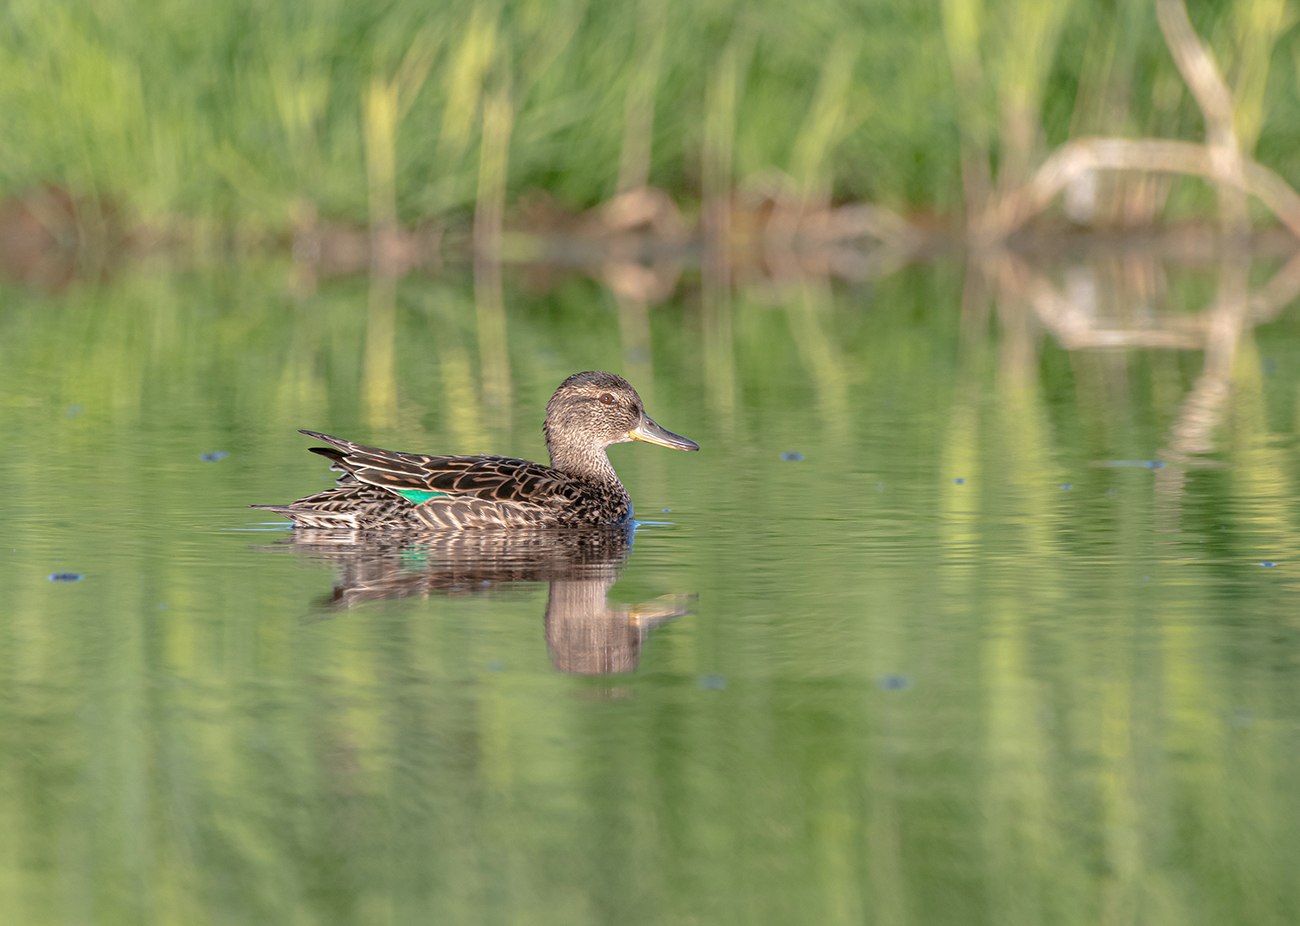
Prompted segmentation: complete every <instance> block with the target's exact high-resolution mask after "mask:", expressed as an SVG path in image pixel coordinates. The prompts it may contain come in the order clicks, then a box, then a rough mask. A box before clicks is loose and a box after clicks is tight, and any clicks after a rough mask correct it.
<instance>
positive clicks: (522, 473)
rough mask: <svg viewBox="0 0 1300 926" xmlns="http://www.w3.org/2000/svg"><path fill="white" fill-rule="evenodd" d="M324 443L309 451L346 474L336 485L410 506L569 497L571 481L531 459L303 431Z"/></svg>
mask: <svg viewBox="0 0 1300 926" xmlns="http://www.w3.org/2000/svg"><path fill="white" fill-rule="evenodd" d="M302 433H303V434H306V435H307V436H309V437H314V438H316V439H317V440H321V441H324V442H325V443H327V444H329V446H328V447H312V448H311V450H312V452H313V453H318V454H320V455H321V456H323V457H326V458H327V459H329V461H330V462H331V463H332V464H333V468H334V469H337V470H339V471H340V472H342V473H343V474H344V475H343V477H342V478H340V480H339V483H340V485H345V484H347V482H348V481H349V480H350V479H352V480H356V481H357V482H360V483H363V484H365V485H370V486H376V487H378V488H381V489H385V490H387V491H389V492H391V493H393V494H394V495H397V496H400V497H402V498H404V499H406V500H407V501H408V502H411V503H412V504H416V505H418V504H421V503H423V502H426V501H429V500H431V499H434V498H439V497H442V496H452V497H461V498H477V499H481V500H483V501H495V502H519V503H532V504H538V503H541V504H546V503H547V502H548V501H551V500H553V499H559V498H568V497H570V496H571V493H572V486H571V482H572V480H571V479H570V477H568V476H566V475H565V474H564V473H562V472H560V471H559V470H555V469H552V468H551V467H549V466H543V465H542V464H540V463H533V462H531V461H529V460H518V459H514V458H512V457H500V456H492V455H479V456H455V457H450V456H448V457H444V456H431V455H429V454H424V453H401V452H399V451H396V450H384V449H381V448H379V447H367V446H365V445H363V444H358V443H355V442H353V441H350V440H344V439H343V438H340V437H334V436H332V435H329V434H322V433H320V432H319V431H307V430H304V431H303V432H302Z"/></svg>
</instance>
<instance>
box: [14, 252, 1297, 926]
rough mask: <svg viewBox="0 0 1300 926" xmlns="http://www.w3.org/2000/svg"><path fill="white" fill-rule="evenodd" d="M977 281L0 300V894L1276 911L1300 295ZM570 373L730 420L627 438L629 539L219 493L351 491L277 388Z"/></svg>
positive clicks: (512, 430)
mask: <svg viewBox="0 0 1300 926" xmlns="http://www.w3.org/2000/svg"><path fill="white" fill-rule="evenodd" d="M1271 270H1272V268H1270V267H1262V268H1261V267H1256V268H1252V269H1251V271H1250V273H1251V279H1252V281H1258V282H1260V283H1261V284H1262V282H1263V281H1264V280H1265V279H1266V278H1267V277H1268V275H1269V273H1270V272H1271ZM971 277H972V278H971V279H970V280H968V279H966V277H965V276H964V274H963V271H962V269H961V268H959V267H953V266H938V267H929V268H918V269H912V270H907V271H904V272H901V273H898V274H896V275H894V276H892V277H890V278H888V279H886V280H884V281H882V282H880V283H877V284H875V285H873V286H872V287H869V288H868V287H860V288H853V287H839V286H836V287H829V286H825V285H822V284H808V285H803V286H793V287H790V288H787V289H784V290H781V291H779V292H741V293H739V294H737V295H736V296H735V297H734V299H733V300H731V301H726V300H720V299H718V298H717V297H716V296H713V295H710V296H709V298H707V299H704V298H701V297H700V296H699V295H698V293H695V292H693V290H692V289H691V287H689V286H688V287H686V288H685V289H684V291H683V295H682V296H680V297H679V298H678V300H677V301H674V302H672V303H669V304H666V305H661V306H656V307H654V308H652V309H650V310H648V311H646V310H643V309H641V308H639V307H637V306H635V305H629V304H623V305H620V304H619V303H618V302H617V301H615V299H614V298H613V297H612V296H610V295H609V294H608V293H607V292H605V291H604V290H602V289H600V288H599V287H597V286H595V285H594V284H588V283H580V282H573V283H569V284H565V285H563V286H561V287H560V288H558V289H556V290H553V291H551V292H549V293H547V294H538V293H537V292H535V291H532V290H530V289H528V288H527V287H525V286H523V285H522V284H517V283H515V282H507V286H506V292H505V298H504V305H505V306H506V307H507V308H505V309H504V310H501V311H494V310H493V309H492V308H491V303H490V302H489V303H488V304H486V305H484V306H480V307H479V308H477V309H476V306H475V302H474V300H473V295H472V294H473V291H474V290H473V286H472V282H471V281H470V280H468V279H466V280H458V279H447V280H427V279H408V280H404V281H402V282H400V283H397V284H392V283H385V282H382V281H380V282H376V283H374V284H373V285H372V284H371V283H370V282H368V281H366V280H348V281H341V282H340V281H331V282H324V283H321V284H320V285H319V286H318V287H310V286H307V285H305V284H304V283H303V282H302V281H300V280H297V279H295V277H294V275H293V273H292V272H291V269H290V268H288V267H285V266H275V265H272V266H264V267H243V268H237V267H232V268H222V269H221V270H220V271H219V272H217V271H212V272H202V273H199V272H184V271H179V270H171V269H165V268H154V267H141V268H136V269H134V270H131V271H129V272H125V273H123V274H121V275H119V276H117V277H116V278H114V279H112V280H109V281H107V282H103V283H100V284H79V285H76V286H74V287H72V288H70V289H67V290H65V291H63V292H61V293H57V294H41V293H36V292H32V291H28V290H18V289H8V290H6V291H4V292H3V293H2V295H3V303H2V306H3V307H2V308H0V377H2V382H3V390H0V425H2V426H3V433H4V435H5V444H4V452H3V454H0V473H2V475H3V481H4V485H5V492H4V494H3V496H0V520H2V522H3V537H2V538H0V539H2V543H0V587H3V588H4V589H5V595H4V603H3V605H2V606H0V680H2V684H3V697H0V744H2V745H0V749H2V752H0V755H3V757H4V761H3V763H0V895H2V896H3V897H4V898H5V901H4V904H5V907H6V909H7V911H8V913H7V914H6V916H7V917H8V918H9V919H10V921H12V922H16V923H17V922H21V923H24V924H45V923H51V924H52V923H59V924H87V923H107V924H119V923H120V924H141V923H163V924H172V923H175V924H187V926H189V924H205V923H221V924H227V923H229V924H244V923H302V924H318V923H358V924H383V923H394V924H406V923H413V924H414V923H420V924H426V923H527V924H546V923H554V924H564V926H574V924H609V923H619V924H633V923H645V924H678V923H680V924H688V923H699V924H714V923H738V924H751V923H772V924H789V923H809V924H837V923H854V924H856V923H882V924H895V923H900V924H901V923H907V924H953V923H961V924H980V923H988V924H997V926H1016V924H1025V926H1038V924H1044V923H1052V924H1060V923H1078V924H1097V923H1122V924H1129V923H1132V924H1143V926H1149V924H1171V926H1173V924H1178V926H1185V924H1199V923H1204V924H1225V923H1243V924H1247V923H1248V924H1273V923H1276V924H1292V923H1295V922H1298V921H1300V885H1298V884H1297V879H1296V878H1295V864H1296V859H1297V858H1300V825H1297V821H1300V785H1298V784H1297V782H1300V658H1298V656H1297V654H1298V653H1300V618H1298V617H1297V614H1300V607H1298V605H1300V546H1298V543H1297V541H1298V540H1300V506H1298V503H1297V502H1296V498H1297V480H1298V479H1300V466H1298V462H1300V461H1298V459H1297V452H1296V450H1297V440H1296V434H1297V427H1298V424H1300V404H1298V403H1300V362H1297V360H1298V359H1300V356H1298V355H1300V316H1297V313H1296V312H1295V310H1294V307H1292V306H1284V307H1283V308H1282V309H1281V310H1280V311H1278V312H1275V313H1271V317H1264V318H1262V319H1261V318H1260V315H1261V313H1260V312H1258V311H1255V309H1249V310H1248V311H1245V312H1239V313H1237V314H1235V315H1234V314H1233V313H1232V312H1231V311H1229V312H1228V313H1227V315H1226V316H1221V320H1222V318H1223V317H1226V318H1227V319H1228V321H1227V322H1224V324H1223V325H1222V326H1221V327H1220V328H1218V329H1216V331H1217V334H1216V336H1215V338H1216V339H1215V341H1214V342H1213V345H1212V347H1211V350H1209V351H1204V350H1200V349H1184V350H1171V349H1168V348H1137V347H1134V348H1112V349H1109V350H1092V349H1086V348H1077V349H1073V350H1068V351H1067V350H1066V349H1065V348H1063V347H1062V343H1061V341H1060V339H1059V338H1058V337H1057V336H1056V335H1054V334H1052V333H1049V332H1047V331H1045V330H1044V327H1043V322H1042V321H1041V319H1040V316H1039V315H1038V314H1036V313H1035V312H1034V311H1033V310H1032V309H1031V307H1030V306H1029V305H1028V304H1027V303H1025V302H1024V301H1022V300H1020V299H1018V298H1016V297H1015V296H1014V294H1008V293H1006V292H991V291H986V290H985V289H984V288H983V286H982V285H981V284H980V283H979V281H978V279H977V278H976V276H975V275H974V274H972V275H971ZM1219 287H1220V280H1219V275H1218V274H1217V273H1214V272H1209V271H1199V272H1197V273H1195V274H1182V275H1179V274H1178V273H1177V272H1171V273H1170V275H1169V277H1168V279H1166V280H1165V281H1164V283H1163V284H1162V287H1161V288H1160V289H1158V291H1156V292H1154V293H1153V292H1151V291H1145V292H1142V293H1139V294H1138V295H1137V296H1133V295H1132V294H1131V293H1127V294H1126V292H1118V293H1117V292H1115V291H1112V290H1106V289H1103V292H1105V293H1106V295H1105V297H1104V298H1101V299H1099V300H1098V302H1097V303H1096V306H1095V313H1094V314H1097V315H1100V316H1101V320H1102V321H1106V322H1107V325H1109V327H1110V328H1111V329H1113V328H1115V327H1116V324H1111V323H1110V322H1109V321H1107V319H1108V318H1109V316H1110V315H1111V314H1117V313H1118V314H1119V315H1124V313H1123V312H1118V310H1117V308H1116V307H1118V306H1120V305H1121V304H1129V303H1133V304H1138V307H1137V308H1136V309H1134V310H1133V311H1132V312H1131V313H1128V315H1126V316H1125V317H1124V318H1123V319H1121V321H1122V322H1123V324H1124V325H1128V330H1150V329H1151V328H1152V327H1153V325H1154V324H1155V323H1154V322H1153V321H1152V319H1153V318H1156V317H1157V316H1160V315H1162V314H1166V313H1167V314H1170V315H1172V316H1174V317H1175V322H1177V321H1178V320H1179V319H1182V320H1192V321H1190V322H1189V323H1190V324H1193V326H1194V320H1195V319H1196V318H1197V317H1198V311H1199V310H1200V309H1202V308H1203V307H1205V306H1206V305H1208V304H1210V303H1211V302H1212V301H1213V300H1214V299H1215V298H1216V295H1218V294H1220V292H1221V290H1220V289H1219ZM1139 297H1140V298H1139ZM1126 300H1127V302H1126ZM1139 303H1140V304H1139ZM1248 308H1249V307H1248ZM1262 314H1263V315H1264V316H1270V313H1268V312H1264V313H1262ZM1202 317H1203V316H1202ZM1233 319H1235V322H1234V321H1233ZM1107 325H1101V326H1100V327H1102V328H1105V327H1107ZM1198 330H1199V329H1198ZM1234 339H1235V340H1234ZM1225 340H1226V343H1227V344H1228V345H1229V348H1228V349H1227V350H1226V352H1225V351H1224V349H1223V345H1224V343H1225ZM1216 358H1217V359H1216ZM1225 358H1226V359H1225ZM589 368H608V369H613V370H617V371H620V372H622V373H624V374H625V375H627V376H628V377H629V378H630V379H631V380H632V381H633V382H634V383H635V384H636V385H637V386H638V388H639V389H640V391H641V393H642V395H643V396H644V398H645V400H646V403H647V406H648V408H649V410H650V412H651V413H652V414H653V415H654V416H655V417H656V418H657V419H658V420H659V421H660V422H661V423H663V424H664V425H665V426H667V427H669V428H671V429H673V430H675V431H678V432H680V433H682V434H685V435H688V436H690V437H692V438H694V439H696V440H698V441H699V442H700V444H701V445H702V447H703V452H701V453H699V454H681V453H671V452H669V451H665V450H662V449H660V448H656V447H650V446H644V445H631V446H623V447H618V448H615V449H614V451H613V453H612V456H613V458H614V461H615V464H616V465H617V466H618V467H619V470H620V472H621V473H622V475H623V477H624V480H625V482H626V483H627V484H628V486H629V489H630V491H631V492H632V495H633V498H634V499H635V501H636V504H637V510H638V514H639V516H640V517H641V518H642V519H644V520H651V521H657V522H664V523H660V524H651V525H647V526H644V527H642V528H640V529H639V530H638V531H637V532H636V535H635V539H634V543H633V544H632V545H631V546H630V548H627V547H624V546H621V545H619V544H618V543H617V542H610V543H607V544H604V545H601V544H597V545H595V546H589V547H586V548H574V547H573V546H569V547H564V546H561V547H558V548H537V547H529V546H522V547H519V546H516V547H509V546H507V547H504V548H499V547H495V546H494V545H493V544H492V543H489V542H484V543H483V544H481V548H478V549H474V548H472V547H473V545H470V546H471V548H468V549H467V548H465V547H463V546H457V545H454V544H443V545H439V544H434V545H429V546H424V547H402V546H400V545H398V546H389V547H386V548H356V547H348V546H345V545H332V546H326V545H316V546H313V545H309V544H301V543H293V542H291V540H292V537H291V535H290V533H289V532H287V531H286V530H284V529H282V528H281V527H279V526H276V525H270V524H267V523H266V518H267V516H266V515H265V514H264V513H261V512H256V511H250V510H248V509H247V508H246V507H244V506H245V505H247V504H248V503H251V502H282V501H287V500H289V499H291V498H294V497H296V496H298V495H301V494H304V493H305V492H307V491H312V490H315V489H317V488H320V487H322V486H324V485H326V484H327V473H326V470H325V467H324V464H323V462H322V461H320V460H319V459H317V458H315V457H313V456H311V455H310V454H308V453H306V452H305V448H306V447H307V446H308V445H309V441H308V440H307V439H305V438H302V437H301V436H299V435H297V434H296V433H295V429H296V428H299V427H310V428H316V429H323V430H327V431H330V432H332V433H338V434H343V435H346V436H351V437H354V438H357V439H364V440H366V441H367V442H372V443H379V444H386V445H389V446H393V447H396V448H398V449H408V450H435V451H446V452H474V451H485V450H490V451H494V452H501V453H510V454H518V455H526V456H537V455H539V454H541V453H542V452H543V448H542V442H541V434H540V423H541V413H542V408H543V405H544V403H545V400H546V398H547V397H548V395H549V394H550V392H551V390H552V389H553V388H554V386H555V385H556V384H557V383H558V382H559V381H560V379H562V378H563V377H564V376H565V375H566V374H568V373H570V372H573V371H575V370H579V369H589ZM205 454H206V455H210V456H209V459H206V460H205V459H204V458H203V456H204V455H205ZM223 455H224V456H223ZM1264 564H1272V565H1264ZM60 573H69V574H73V575H74V576H79V577H80V578H79V579H77V580H76V581H53V580H51V578H50V577H51V576H52V575H54V574H60ZM331 598H334V599H336V600H334V601H331ZM602 669H603V670H618V671H617V672H613V673H612V674H600V670H602Z"/></svg>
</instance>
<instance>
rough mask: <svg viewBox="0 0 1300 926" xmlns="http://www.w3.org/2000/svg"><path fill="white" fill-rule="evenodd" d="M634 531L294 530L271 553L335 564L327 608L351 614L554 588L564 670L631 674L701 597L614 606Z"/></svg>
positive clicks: (551, 645) (549, 613) (551, 635)
mask: <svg viewBox="0 0 1300 926" xmlns="http://www.w3.org/2000/svg"><path fill="white" fill-rule="evenodd" d="M632 535H633V531H632V529H631V528H598V529H592V530H571V529H569V530H565V529H557V530H512V531H458V532H447V531H425V532H412V531H394V532H381V533H376V532H374V531H365V532H361V531H350V530H311V531H294V532H293V533H292V534H291V535H290V537H289V538H288V539H287V540H285V541H283V542H282V543H280V544H276V545H275V546H274V547H273V549H286V548H287V549H293V550H294V551H296V552H299V553H302V554H305V555H308V556H311V557H313V558H316V559H319V560H322V561H326V562H329V563H330V564H331V565H332V566H334V568H335V572H336V576H335V584H334V590H333V592H332V593H331V594H330V596H329V597H328V598H326V599H324V600H323V601H322V602H321V604H322V605H323V606H324V607H327V608H330V609H348V608H352V607H355V606H357V605H361V604H364V603H366V602H369V601H377V600H381V599H387V598H405V597H411V596H422V597H431V596H456V595H475V594H487V593H490V592H493V591H500V590H501V589H502V588H503V587H506V586H509V585H512V584H516V583H524V582H547V583H549V584H550V594H549V595H548V596H547V599H546V613H545V625H546V644H547V647H548V649H549V650H550V655H551V662H552V663H553V664H554V666H555V668H557V669H559V670H560V671H561V672H567V673H570V674H576V675H608V674H614V673H620V672H631V671H633V670H635V669H636V667H637V664H638V663H639V662H640V659H641V647H642V645H643V644H644V642H645V640H646V637H647V636H648V635H649V633H650V631H651V630H653V629H654V628H655V627H657V626H659V625H660V624H663V623H665V622H667V621H670V620H672V619H674V618H677V617H681V616H683V615H686V614H689V613H691V611H692V610H694V603H695V599H696V596H695V595H694V594H689V593H681V594H670V595H661V596H660V597H658V598H654V599H651V600H650V601H647V602H643V603H641V604H632V605H627V604H614V603H611V602H610V601H609V590H610V588H611V587H612V586H613V585H614V583H615V582H616V581H617V579H618V575H619V572H620V571H621V570H622V567H623V565H624V563H626V562H627V559H628V556H629V555H630V553H631V550H632Z"/></svg>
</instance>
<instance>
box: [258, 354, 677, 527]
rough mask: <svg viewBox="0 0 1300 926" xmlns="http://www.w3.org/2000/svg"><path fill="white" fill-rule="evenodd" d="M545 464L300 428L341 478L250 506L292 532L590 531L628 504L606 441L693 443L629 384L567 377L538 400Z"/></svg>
mask: <svg viewBox="0 0 1300 926" xmlns="http://www.w3.org/2000/svg"><path fill="white" fill-rule="evenodd" d="M542 431H543V432H544V433H545V434H546V450H547V452H548V453H550V456H551V465H550V466H543V465H542V464H540V463H532V462H530V461H528V460H515V459H511V458H510V457H498V456H486V455H484V456H467V457H435V456H428V455H426V454H422V453H398V452H397V451H394V450H380V449H378V448H376V447H363V446H361V445H360V444H354V443H353V442H352V441H350V440H343V439H342V438H338V437H331V436H330V435H328V434H321V433H319V432H316V431H303V432H302V433H303V434H306V435H309V436H310V437H315V438H317V439H318V440H322V441H324V442H325V443H327V444H329V445H330V446H328V447H312V448H311V450H312V452H313V453H319V454H320V455H321V456H323V457H326V458H328V459H329V461H330V463H331V464H332V465H331V469H335V470H338V471H340V472H342V474H343V475H341V476H340V477H339V480H338V484H337V485H335V486H334V488H332V489H326V490H325V491H324V492H318V493H316V494H315V495H308V496H307V497H306V498H300V499H298V500H297V501H296V502H292V503H290V504H288V505H254V506H253V507H254V508H262V509H265V510H267V511H274V512H277V513H279V514H282V515H284V516H286V517H288V518H289V519H291V520H292V521H293V523H294V525H295V526H297V527H324V528H348V529H366V528H418V529H421V530H427V529H429V528H437V529H442V528H450V529H464V528H484V527H497V528H500V527H599V526H610V525H623V524H627V523H628V522H629V521H630V520H631V518H632V500H631V499H630V498H628V494H627V490H626V489H624V488H623V483H622V482H620V481H619V478H618V474H617V473H615V472H614V467H613V466H611V465H610V463H609V457H608V456H607V455H606V453H605V450H606V448H607V447H609V446H610V445H611V444H620V443H623V442H625V441H632V440H641V441H647V442H649V443H651V444H659V445H660V446H663V447H671V448H673V449H674V450H699V449H700V445H699V444H697V443H695V441H693V440H688V439H687V438H685V437H682V436H681V435H679V434H674V433H672V432H671V431H668V430H665V429H664V428H662V427H660V426H659V425H657V424H655V422H654V420H653V419H652V418H651V417H650V416H649V415H647V414H646V413H645V408H644V406H643V405H642V404H641V397H640V396H639V395H637V394H636V390H635V389H633V388H632V385H631V384H630V383H629V382H628V381H627V380H625V379H623V378H622V377H621V376H615V375H614V374H613V373H603V372H587V373H574V374H573V375H572V376H570V377H569V378H568V379H566V380H565V381H564V382H562V383H560V387H559V388H558V389H556V390H555V394H554V395H552V396H551V400H550V401H549V402H547V403H546V421H545V423H544V424H543V425H542Z"/></svg>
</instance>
